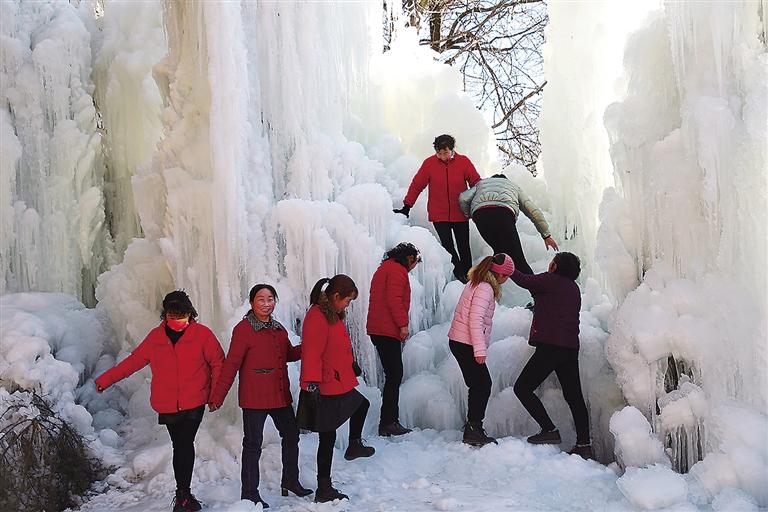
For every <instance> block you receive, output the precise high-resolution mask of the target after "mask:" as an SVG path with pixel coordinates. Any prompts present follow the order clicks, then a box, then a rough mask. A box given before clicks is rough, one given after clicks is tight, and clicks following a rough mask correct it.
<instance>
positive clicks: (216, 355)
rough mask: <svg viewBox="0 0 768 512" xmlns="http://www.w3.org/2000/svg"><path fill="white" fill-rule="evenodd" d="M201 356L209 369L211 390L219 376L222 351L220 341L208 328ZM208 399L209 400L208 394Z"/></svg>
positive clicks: (222, 357)
mask: <svg viewBox="0 0 768 512" xmlns="http://www.w3.org/2000/svg"><path fill="white" fill-rule="evenodd" d="M203 356H204V357H205V360H206V361H207V362H208V366H209V367H210V369H211V391H213V389H214V388H215V387H216V385H217V384H218V383H219V378H220V377H221V367H222V364H223V363H224V351H223V350H222V349H221V343H219V340H218V339H216V335H215V334H213V332H212V331H210V330H209V331H208V339H206V340H205V345H203ZM208 401H209V402H210V396H209V397H208Z"/></svg>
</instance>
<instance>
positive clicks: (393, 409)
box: [371, 334, 403, 425]
mask: <svg viewBox="0 0 768 512" xmlns="http://www.w3.org/2000/svg"><path fill="white" fill-rule="evenodd" d="M371 341H372V342H373V345H374V346H375V347H376V351H377V352H378V353H379V358H381V366H383V367H384V379H385V380H384V389H383V391H382V393H381V419H380V420H379V424H381V425H389V424H390V423H394V422H395V421H398V420H399V419H400V408H399V407H398V403H399V402H400V383H401V382H402V381H403V344H402V342H401V341H400V340H397V339H395V338H390V337H388V336H377V335H375V334H372V335H371Z"/></svg>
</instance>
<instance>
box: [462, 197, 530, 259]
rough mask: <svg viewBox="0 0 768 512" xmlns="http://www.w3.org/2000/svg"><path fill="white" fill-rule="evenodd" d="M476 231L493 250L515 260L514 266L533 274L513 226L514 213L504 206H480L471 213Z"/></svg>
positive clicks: (515, 228)
mask: <svg viewBox="0 0 768 512" xmlns="http://www.w3.org/2000/svg"><path fill="white" fill-rule="evenodd" d="M472 220H473V221H475V226H477V231H479V232H480V236H482V237H483V240H485V241H486V243H487V244H488V245H490V246H491V248H492V249H493V252H494V253H495V254H498V253H500V252H503V253H505V254H508V255H509V257H510V258H512V261H514V262H515V268H516V269H517V270H519V271H520V272H522V273H523V274H533V270H531V267H530V265H528V262H527V261H526V260H525V254H523V246H522V245H521V244H520V236H519V235H518V234H517V227H516V226H515V214H514V213H512V210H510V209H509V208H506V207H504V206H498V207H492V208H480V209H479V210H476V211H475V213H474V214H472Z"/></svg>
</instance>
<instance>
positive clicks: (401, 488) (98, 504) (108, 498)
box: [82, 415, 633, 512]
mask: <svg viewBox="0 0 768 512" xmlns="http://www.w3.org/2000/svg"><path fill="white" fill-rule="evenodd" d="M210 420H211V415H207V418H206V420H205V421H206V422H207V421H210ZM239 428H240V426H239V423H238V424H237V425H233V426H232V427H231V429H232V431H233V434H234V435H233V436H232V444H230V445H228V449H226V450H224V452H225V453H219V454H217V455H216V458H218V459H220V460H224V459H226V460H227V461H228V462H227V464H228V465H227V466H226V467H227V468H228V471H229V474H225V475H216V474H214V473H213V472H211V471H210V469H211V468H210V466H211V464H212V463H213V462H212V461H211V460H203V461H201V460H200V459H201V458H202V457H201V456H200V455H198V467H196V470H195V476H194V477H193V488H195V489H199V491H197V492H196V495H197V496H198V497H199V498H200V499H201V500H203V501H204V502H206V504H207V507H206V509H205V510H212V511H228V512H233V511H236V510H257V508H256V507H255V506H253V505H250V506H249V505H247V504H245V503H243V502H240V501H238V498H239V492H240V489H239V464H238V462H237V461H236V460H235V457H238V458H239V450H240V447H239V441H240V439H241V438H240V432H239ZM155 429H156V430H160V429H161V427H159V426H157V427H155ZM163 434H164V433H163ZM270 434H271V435H272V436H274V437H273V438H272V439H273V441H274V440H276V438H277V436H276V433H275V432H272V425H271V422H267V436H268V438H269V437H270ZM460 436H461V433H460V432H458V431H455V430H447V431H442V432H438V431H435V430H418V431H416V432H414V433H412V434H409V435H407V436H405V437H403V438H399V439H394V440H390V439H384V438H377V437H371V438H369V439H368V442H369V443H370V444H371V445H372V446H374V447H375V448H376V454H375V455H374V456H373V457H371V458H369V459H358V460H355V461H352V462H347V461H344V460H343V457H342V452H341V451H340V450H337V451H336V453H335V455H334V468H333V481H334V485H335V486H336V487H337V488H338V489H340V490H341V491H342V492H344V493H347V494H349V495H350V501H349V502H346V501H343V502H340V503H333V504H314V503H311V501H310V498H297V497H294V496H291V497H288V498H283V497H281V496H280V492H279V491H280V488H279V485H280V463H279V460H280V457H279V452H280V447H279V443H274V442H270V443H269V444H267V445H266V446H265V450H264V453H263V455H262V463H261V469H262V480H261V481H262V485H261V489H262V492H261V495H262V497H263V498H264V499H265V500H266V501H267V502H268V503H269V504H270V510H273V509H274V510H313V511H330V510H378V511H393V510H412V511H434V510H505V509H511V510H531V511H534V510H542V511H545V510H553V509H557V508H561V507H562V505H563V504H564V503H566V502H567V503H568V504H569V510H585V511H586V510H595V509H600V508H605V509H608V510H633V508H632V506H631V505H630V503H628V502H627V501H626V500H625V499H624V498H623V496H622V495H621V493H620V492H619V490H618V488H617V487H616V485H615V482H616V479H617V475H616V474H615V473H614V472H613V471H611V470H610V469H608V468H606V467H603V466H601V465H599V464H597V463H594V462H589V461H585V460H583V459H581V458H579V457H577V456H569V455H565V454H564V453H562V452H560V451H559V450H557V449H555V448H552V447H541V446H532V445H529V444H527V443H526V442H525V441H524V440H521V439H515V438H505V439H501V440H500V442H499V445H498V446H488V447H484V448H482V449H475V448H470V447H468V446H466V445H463V444H461V443H460V442H459V439H460ZM200 441H201V440H199V441H198V445H200V444H202V443H201V442H200ZM299 446H300V452H299V453H300V458H299V467H300V472H301V473H300V478H301V480H302V482H303V483H304V484H305V485H307V486H309V487H314V469H315V460H314V459H315V450H316V448H317V436H316V435H314V434H309V435H302V436H301V441H300V445H299ZM228 450H232V451H231V452H230V451H228ZM168 455H170V453H169V452H165V453H164V456H165V457H167V456H168ZM158 458H159V457H158ZM165 464H167V461H165ZM221 464H222V465H223V464H224V463H223V462H222V463H221ZM201 466H202V467H201ZM144 469H146V470H148V471H150V468H144ZM153 475H154V476H153V477H152V479H151V480H150V481H149V482H145V483H144V484H143V485H144V486H146V491H144V492H142V493H140V494H139V493H138V492H137V493H134V494H130V493H121V492H116V491H110V492H108V493H106V494H103V495H100V496H98V497H96V498H94V499H93V500H91V501H90V502H89V503H88V504H86V505H85V506H84V507H83V508H82V510H91V511H94V512H101V511H104V512H106V511H107V510H115V509H119V510H124V511H138V510H146V511H154V510H164V509H165V508H166V507H167V506H168V499H169V498H168V496H170V494H169V492H170V489H172V487H173V482H172V478H171V477H170V473H169V468H168V469H166V471H165V473H159V474H157V473H155V474H153ZM555 475H557V476H555ZM153 482H154V483H153ZM139 487H141V484H140V485H139ZM160 491H164V492H165V495H164V494H163V492H160Z"/></svg>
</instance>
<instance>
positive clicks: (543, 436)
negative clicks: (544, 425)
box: [528, 429, 562, 444]
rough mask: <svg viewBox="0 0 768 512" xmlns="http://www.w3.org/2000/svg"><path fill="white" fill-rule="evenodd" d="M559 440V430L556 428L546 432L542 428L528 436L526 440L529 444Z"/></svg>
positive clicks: (557, 441) (558, 442)
mask: <svg viewBox="0 0 768 512" xmlns="http://www.w3.org/2000/svg"><path fill="white" fill-rule="evenodd" d="M561 441H562V440H561V439H560V431H558V430H557V429H554V430H549V431H546V432H545V431H543V430H542V431H541V432H539V433H538V434H534V435H532V436H530V437H529V438H528V442H529V443H531V444H560V442H561Z"/></svg>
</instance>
